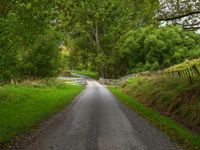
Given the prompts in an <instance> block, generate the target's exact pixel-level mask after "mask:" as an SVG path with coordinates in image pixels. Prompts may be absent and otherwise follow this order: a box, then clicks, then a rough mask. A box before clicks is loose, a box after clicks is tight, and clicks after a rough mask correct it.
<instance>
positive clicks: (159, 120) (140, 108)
mask: <svg viewBox="0 0 200 150" xmlns="http://www.w3.org/2000/svg"><path fill="white" fill-rule="evenodd" d="M135 82H136V83H137V81H134V83H135ZM136 83H135V84H136ZM130 86H134V85H130ZM109 89H110V90H111V91H112V92H113V93H114V94H115V95H116V96H117V97H118V98H119V100H120V101H122V102H123V103H125V104H126V105H128V106H129V107H131V108H132V109H133V110H134V111H136V112H138V113H139V114H140V115H141V116H143V117H145V118H146V119H148V120H149V121H150V122H151V123H153V124H154V125H155V126H156V127H158V128H159V129H160V130H162V131H163V132H165V133H166V134H167V135H169V136H170V137H171V138H172V140H174V141H176V142H177V143H178V144H180V146H181V147H183V148H184V149H186V150H198V149H199V148H200V136H199V135H197V134H195V133H193V132H191V131H190V130H188V129H186V128H184V127H183V126H182V125H180V124H178V123H177V122H175V121H174V120H172V119H170V118H169V117H166V116H163V115H161V114H160V113H159V112H157V111H154V110H152V109H151V108H148V107H146V106H145V105H143V104H141V103H140V102H138V101H137V100H138V99H137V100H136V99H135V98H132V97H130V96H128V95H126V94H125V93H124V92H122V91H121V90H120V89H118V88H116V87H109ZM145 90H146V89H145ZM148 90H149V92H150V91H151V90H152V88H151V89H148Z"/></svg>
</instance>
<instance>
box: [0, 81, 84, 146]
mask: <svg viewBox="0 0 200 150" xmlns="http://www.w3.org/2000/svg"><path fill="white" fill-rule="evenodd" d="M82 89H83V86H78V85H66V84H65V85H64V84H63V85H58V84H57V85H56V86H41V87H38V85H37V86H36V87H35V85H34V86H28V85H18V86H14V85H6V86H2V87H0V143H1V144H3V143H6V142H9V141H10V140H11V139H12V138H14V136H16V135H18V134H20V133H22V132H26V131H29V130H30V129H31V128H32V127H34V126H35V125H37V124H38V123H39V122H41V121H42V120H44V119H46V118H47V117H49V116H51V115H52V114H54V113H55V112H57V111H59V110H61V109H62V108H64V107H66V105H68V104H69V103H70V102H71V101H72V100H73V99H74V97H75V96H76V95H77V94H79V93H80V92H81V90H82Z"/></svg>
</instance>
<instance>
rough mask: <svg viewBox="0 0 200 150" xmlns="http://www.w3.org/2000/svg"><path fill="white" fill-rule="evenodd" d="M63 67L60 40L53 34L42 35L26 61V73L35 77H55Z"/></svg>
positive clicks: (24, 67)
mask: <svg viewBox="0 0 200 150" xmlns="http://www.w3.org/2000/svg"><path fill="white" fill-rule="evenodd" d="M60 67H61V54H60V50H59V48H58V41H57V39H56V37H54V36H53V35H47V36H41V37H38V39H37V40H36V44H35V45H34V46H33V49H32V50H31V51H30V53H29V54H28V56H27V58H26V59H25V62H24V66H23V69H24V75H27V76H34V77H42V78H44V77H54V76H56V75H58V73H59V68H60Z"/></svg>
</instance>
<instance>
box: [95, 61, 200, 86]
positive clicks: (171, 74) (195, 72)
mask: <svg viewBox="0 0 200 150" xmlns="http://www.w3.org/2000/svg"><path fill="white" fill-rule="evenodd" d="M138 76H139V77H149V78H158V77H163V78H185V79H188V80H189V82H190V83H193V81H194V80H196V79H200V63H199V64H195V65H193V66H190V67H186V68H184V69H182V70H175V71H155V72H149V71H146V72H141V73H135V74H130V75H127V76H124V77H122V78H120V79H103V78H100V79H99V82H100V83H102V84H110V85H120V84H121V83H122V82H124V81H127V80H128V79H130V78H133V77H138Z"/></svg>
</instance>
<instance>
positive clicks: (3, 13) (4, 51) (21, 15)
mask: <svg viewBox="0 0 200 150" xmlns="http://www.w3.org/2000/svg"><path fill="white" fill-rule="evenodd" d="M56 16H57V14H56V13H55V2H54V1H51V2H49V1H48V0H44V1H42V2H41V1H35V0H30V1H22V0H19V1H15V0H14V1H12V2H9V1H6V0H3V1H2V2H0V70H1V72H0V82H10V81H11V79H19V78H23V77H24V76H32V77H33V76H36V77H37V76H40V77H46V76H52V75H56V74H57V73H56V72H57V71H55V70H58V66H59V62H58V61H57V60H56V59H58V57H59V56H58V55H59V51H58V46H59V45H58V39H56V38H52V37H53V35H54V32H58V31H56V30H55V29H56V26H57V25H56V24H53V22H52V20H53V19H54V18H55V17H56ZM42 37H43V39H42ZM44 39H45V40H46V42H45V41H44ZM40 40H41V41H40ZM47 40H49V41H47ZM42 42H43V43H42ZM48 42H49V43H48ZM56 42H57V45H56V44H55V43H56ZM50 47H51V48H50ZM40 49H41V50H40ZM45 50H46V52H45ZM56 51H58V52H56ZM42 52H43V54H42ZM36 53H40V54H36ZM45 53H46V54H45ZM30 55H33V56H30ZM45 55H46V57H45ZM53 55H54V56H53ZM38 56H40V57H38ZM27 57H29V58H30V57H32V60H33V57H38V58H34V61H31V60H27ZM41 57H43V58H41ZM53 57H55V58H54V60H53ZM38 59H43V62H39V61H38ZM45 59H46V60H45ZM36 61H37V63H36ZM44 61H46V62H44ZM39 63H42V64H41V66H40V67H39ZM53 63H54V64H53ZM50 64H51V65H50ZM24 66H25V67H26V68H24ZM27 66H31V67H30V68H29V67H27ZM45 67H48V69H47V68H45ZM56 67H57V68H56ZM33 68H34V69H35V70H34V71H33V70H32V69H33ZM41 68H43V69H41ZM44 68H45V69H44ZM24 69H26V70H24ZM29 69H30V70H29ZM39 70H40V71H39ZM43 71H44V72H43Z"/></svg>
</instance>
